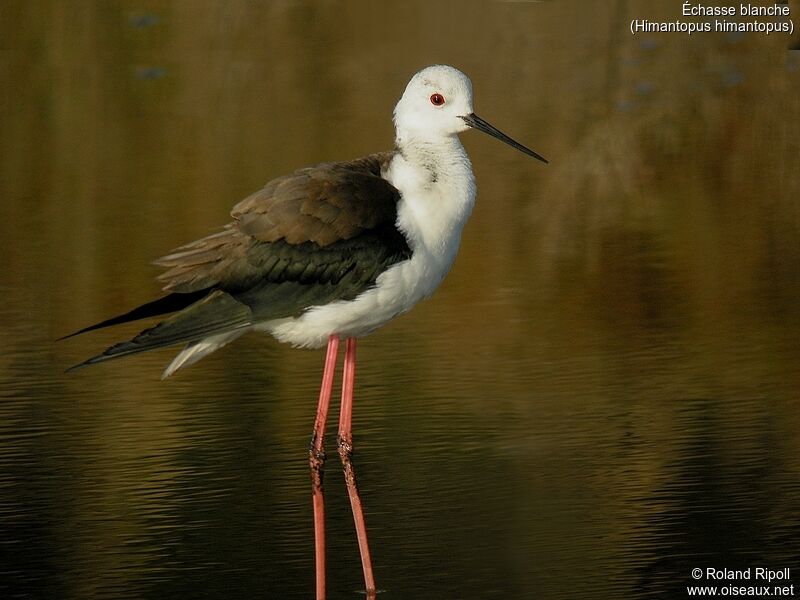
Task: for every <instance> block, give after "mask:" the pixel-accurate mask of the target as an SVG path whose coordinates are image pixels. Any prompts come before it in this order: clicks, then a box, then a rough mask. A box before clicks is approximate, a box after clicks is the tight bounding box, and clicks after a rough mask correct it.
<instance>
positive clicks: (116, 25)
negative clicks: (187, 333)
mask: <svg viewBox="0 0 800 600" xmlns="http://www.w3.org/2000/svg"><path fill="white" fill-rule="evenodd" d="M793 8H794V9H795V14H794V15H793V18H794V19H795V23H797V19H798V18H800V8H798V7H797V6H793ZM680 12H681V6H680V2H676V1H671V0H670V1H660V2H651V1H647V2H645V1H634V0H629V1H628V0H614V1H608V0H603V1H601V0H584V1H582V2H580V3H577V2H567V1H561V0H553V1H549V2H490V1H480V2H434V3H431V2H423V1H421V0H420V1H410V2H404V3H402V4H400V3H396V4H394V5H390V4H389V3H376V2H356V1H352V2H351V1H348V2H344V1H340V2H334V1H319V2H312V1H310V0H309V1H276V2H254V1H247V0H233V1H226V2H222V1H212V0H191V1H190V0H178V1H174V2H167V1H156V0H140V1H133V0H131V1H128V0H125V1H113V0H110V1H102V2H100V1H96V2H92V1H88V0H87V1H79V0H74V1H68V0H63V1H55V0H53V1H46V0H27V1H18V0H4V1H3V2H2V3H1V4H0V103H1V104H0V131H2V135H0V257H1V260H2V267H0V292H2V295H3V302H2V303H0V595H1V596H2V597H3V598H47V599H53V598H65V599H93V598H107V599H127V598H160V599H163V598H244V597H248V598H250V597H252V598H278V599H294V598H311V597H312V595H313V585H314V563H313V531H312V518H311V516H312V514H311V503H310V485H309V476H308V472H307V444H308V440H309V436H310V432H311V426H312V423H313V418H314V412H315V407H316V396H317V393H318V384H319V376H320V373H321V367H322V362H323V357H324V352H322V351H298V350H292V349H290V348H287V347H284V346H280V345H278V344H277V343H276V342H275V341H273V340H271V339H270V338H267V337H264V336H257V335H249V336H246V337H244V338H242V339H241V340H240V341H238V342H237V343H235V344H233V345H232V346H229V347H226V348H225V349H223V350H221V351H220V352H218V353H216V354H214V355H212V356H211V357H209V358H207V359H205V360H204V361H202V362H201V363H199V364H198V365H196V366H194V367H192V368H191V369H188V370H186V371H183V372H181V373H179V374H178V375H177V376H176V377H174V378H172V379H170V380H167V381H165V382H162V381H160V379H159V378H160V374H161V371H162V370H163V368H164V367H165V366H166V364H167V363H168V362H169V361H170V360H171V358H172V356H173V355H174V353H175V352H174V351H171V350H163V351H159V352H154V353H151V354H147V355H143V356H139V357H136V358H132V359H129V360H127V361H121V362H114V363H109V364H107V365H102V366H99V367H96V368H92V369H87V370H84V371H80V372H77V373H74V374H70V375H65V374H64V373H63V371H64V369H65V368H67V367H68V366H70V365H72V364H74V363H76V362H79V361H81V360H83V359H84V358H86V357H88V356H90V355H92V354H94V353H96V352H98V351H100V350H102V349H103V348H105V347H106V346H107V345H109V344H111V343H113V342H116V341H120V340H122V339H124V338H127V337H130V336H131V335H132V334H134V333H136V332H137V331H138V330H139V329H140V325H144V324H132V325H128V326H123V327H120V328H116V329H113V330H110V331H109V330H104V331H102V332H96V333H93V334H88V335H86V336H82V337H79V338H75V339H71V340H69V341H64V342H59V343H55V342H54V341H53V340H54V339H55V338H57V337H60V336H62V335H65V334H67V333H70V332H72V331H74V330H76V329H79V328H81V327H83V326H85V325H88V324H91V323H94V322H96V321H99V320H102V319H105V318H107V317H109V316H112V315H116V314H118V313H120V312H123V311H125V310H128V309H129V308H131V307H133V306H136V305H138V304H140V303H142V302H145V301H148V300H150V299H152V298H154V297H157V296H158V294H159V288H158V285H157V284H156V283H155V281H154V276H155V275H157V274H158V272H159V271H158V270H157V269H156V267H154V266H152V265H151V264H150V262H151V261H152V260H153V259H155V258H156V257H158V256H161V255H163V254H165V253H166V252H167V251H169V250H170V249H171V248H174V247H175V246H177V245H180V244H182V243H185V242H187V241H190V240H192V239H195V238H197V237H200V236H203V235H206V234H208V233H210V232H212V231H214V230H215V228H217V227H219V226H220V225H222V224H224V223H225V222H227V220H228V218H229V216H228V211H229V209H230V207H231V206H232V205H233V204H234V203H236V202H237V201H238V200H240V199H241V198H243V197H244V196H245V195H247V194H249V193H250V192H252V191H254V190H256V189H258V188H259V187H261V186H262V185H263V184H264V183H266V182H267V181H269V180H270V179H272V178H273V177H276V176H278V175H281V174H283V173H286V172H288V171H291V170H293V169H295V168H298V167H300V166H304V165H306V164H309V163H314V162H319V161H327V160H339V159H349V158H353V157H357V156H360V155H363V154H367V153H370V152H375V151H381V150H388V149H391V147H392V142H393V139H392V138H393V128H392V123H391V112H392V109H393V107H394V104H395V102H396V101H397V99H398V98H399V97H400V95H401V93H402V91H403V89H404V87H405V85H406V82H407V81H408V79H409V78H410V76H411V75H412V74H413V73H414V72H415V71H417V70H418V69H420V68H422V67H424V66H426V65H428V64H432V63H449V64H452V65H454V66H457V67H459V68H461V69H462V70H464V71H465V72H466V73H467V74H468V75H470V77H471V78H472V81H473V84H474V89H475V107H476V112H477V113H478V114H480V115H481V116H483V117H484V118H486V119H487V120H489V121H490V122H492V123H493V124H495V125H496V126H497V127H499V128H500V129H502V130H504V131H506V132H507V133H509V134H510V135H512V136H513V137H515V138H517V139H519V140H520V141H521V142H523V143H525V144H526V145H529V146H530V147H531V148H533V149H534V150H536V151H537V152H540V153H541V154H543V155H544V156H546V157H547V158H548V159H549V160H550V164H549V165H547V166H544V165H542V164H540V163H538V162H536V161H533V160H531V159H529V158H527V157H525V156H523V155H522V154H520V153H517V152H514V151H513V150H511V149H510V148H508V147H506V146H503V145H502V144H500V143H498V142H497V141H496V140H492V139H490V138H488V137H486V136H482V135H479V134H475V133H467V134H465V135H463V140H464V144H465V146H466V147H467V150H468V152H469V153H470V156H471V158H472V161H473V163H474V167H475V171H476V178H477V182H478V188H479V194H478V204H477V206H476V209H475V212H474V214H473V217H472V219H471V221H470V222H469V224H468V226H467V228H466V231H465V234H464V238H463V243H462V248H461V252H460V255H459V257H458V260H457V261H456V264H455V267H454V269H453V271H452V273H451V274H450V276H449V278H448V279H447V280H446V282H445V284H444V285H443V286H442V288H441V289H440V291H439V292H438V293H437V294H436V296H434V298H433V299H431V300H429V301H426V302H424V303H422V304H421V305H420V306H418V307H417V308H416V309H415V310H414V311H413V312H411V313H410V314H408V315H406V316H403V317H402V318H400V319H398V320H397V321H395V322H394V323H392V324H391V325H389V326H387V327H385V328H384V329H382V330H381V331H380V332H378V333H376V334H375V335H372V336H370V337H369V338H368V339H367V340H365V341H364V342H363V343H362V344H361V345H360V355H359V356H360V359H361V360H360V365H361V366H360V370H359V372H358V377H357V395H356V403H355V414H354V426H355V444H356V464H357V468H358V475H359V478H360V487H361V490H362V498H363V500H364V503H365V509H366V518H367V526H368V529H369V531H370V540H371V543H372V551H373V555H374V560H375V568H376V575H377V581H378V585H379V587H380V588H381V589H382V590H384V592H383V593H382V594H381V595H380V597H381V598H384V597H385V598H387V599H389V598H397V599H408V598H420V599H428V598H430V599H434V598H435V599H439V598H441V599H473V598H541V599H545V600H547V599H565V598H587V599H599V600H602V599H608V598H681V597H684V596H685V594H686V591H685V589H684V588H685V586H686V585H690V584H692V583H693V580H692V579H691V576H690V572H691V569H692V568H696V567H700V568H703V569H705V568H706V567H717V568H723V567H724V568H731V569H734V568H746V567H757V566H763V567H768V568H773V569H779V568H785V567H794V568H795V569H798V571H797V572H798V573H800V561H798V558H799V557H800V442H798V439H799V438H798V435H797V432H798V429H800V412H799V411H798V408H800V341H799V340H800V203H799V201H798V198H800V168H799V167H800V164H798V149H799V148H798V147H799V145H800V96H799V95H798V89H800V52H798V51H789V50H788V47H789V46H790V44H791V40H790V39H789V38H788V37H787V36H786V35H775V34H773V35H770V36H766V35H763V34H746V35H736V34H703V35H692V36H688V35H686V34H676V33H672V34H668V33H664V34H638V35H636V36H633V35H631V33H630V31H629V25H630V21H631V19H648V20H651V21H674V20H676V19H679V18H681V16H680ZM175 350H177V349H175ZM334 419H335V413H334ZM328 444H329V448H333V447H334V444H335V441H334V439H333V437H331V438H329V441H328ZM330 454H331V458H332V459H334V460H331V462H330V463H329V468H328V472H327V478H326V491H327V502H328V507H329V513H328V543H329V587H330V597H331V598H333V599H336V598H359V597H363V595H361V594H360V593H359V590H361V589H362V588H363V580H362V578H361V571H360V565H359V560H358V549H357V545H356V540H355V535H354V532H353V529H352V522H351V517H350V514H349V506H348V504H347V500H346V493H345V488H344V485H343V481H342V477H341V474H340V472H339V469H338V464H337V462H338V460H335V459H337V457H336V455H335V453H333V452H331V453H330ZM793 583H795V584H796V585H800V579H795V581H794V582H793Z"/></svg>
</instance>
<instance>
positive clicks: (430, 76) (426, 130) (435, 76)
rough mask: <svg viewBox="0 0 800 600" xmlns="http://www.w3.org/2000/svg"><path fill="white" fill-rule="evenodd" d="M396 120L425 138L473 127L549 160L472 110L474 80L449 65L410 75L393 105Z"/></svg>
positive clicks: (407, 130) (399, 126)
mask: <svg viewBox="0 0 800 600" xmlns="http://www.w3.org/2000/svg"><path fill="white" fill-rule="evenodd" d="M394 122H395V126H396V127H397V130H398V132H403V134H404V135H409V136H412V137H415V138H424V139H436V138H441V137H447V136H451V135H455V134H457V133H460V132H462V131H466V130H467V129H469V128H470V127H471V128H474V129H478V130H479V131H483V132H484V133H488V134H489V135H491V136H493V137H496V138H497V139H499V140H502V141H503V142H505V143H506V144H509V145H510V146H512V147H514V148H516V149H517V150H519V151H521V152H524V153H525V154H527V155H529V156H533V157H534V158H538V159H539V160H541V161H543V162H547V161H546V160H545V159H544V158H542V157H541V156H539V155H538V154H537V153H536V152H534V151H533V150H530V149H528V148H526V147H525V146H523V145H522V144H520V143H519V142H516V141H514V140H513V139H511V138H510V137H508V136H507V135H506V134H504V133H503V132H501V131H500V130H498V129H496V128H495V127H493V126H492V125H490V124H489V123H487V122H486V121H484V120H483V119H481V118H480V117H478V116H477V115H476V114H475V113H474V112H473V110H472V82H471V81H470V79H469V77H467V76H466V75H464V73H462V72H461V71H459V70H458V69H456V68H453V67H450V66H447V65H433V66H431V67H426V68H425V69H422V70H421V71H420V72H418V73H417V74H416V75H414V76H413V77H412V78H411V81H409V82H408V85H407V86H406V89H405V92H403V97H402V98H400V102H398V103H397V106H396V107H395V109H394Z"/></svg>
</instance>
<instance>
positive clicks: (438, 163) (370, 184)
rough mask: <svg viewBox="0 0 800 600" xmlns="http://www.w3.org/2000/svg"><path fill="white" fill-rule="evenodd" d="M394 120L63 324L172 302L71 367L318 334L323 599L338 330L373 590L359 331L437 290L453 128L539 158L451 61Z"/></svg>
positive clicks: (466, 199)
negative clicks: (146, 323) (131, 288)
mask: <svg viewBox="0 0 800 600" xmlns="http://www.w3.org/2000/svg"><path fill="white" fill-rule="evenodd" d="M394 123H395V128H396V137H395V145H396V146H395V150H394V151H392V152H386V153H381V154H371V155H368V156H365V157H363V158H360V159H356V160H352V161H347V162H332V163H321V164H317V165H313V166H310V167H306V168H304V169H299V170H297V171H295V172H294V173H291V174H289V175H285V176H283V177H279V178H277V179H274V180H272V181H271V182H269V183H268V184H267V185H266V186H265V187H264V188H263V189H262V190H260V191H258V192H256V193H255V194H253V195H251V196H249V197H248V198H245V199H244V200H242V201H241V202H240V203H239V204H237V205H236V206H235V207H234V208H233V211H232V213H231V214H232V216H233V222H232V223H229V224H228V225H226V226H225V227H224V228H223V229H222V230H221V231H219V232H218V233H215V234H213V235H210V236H208V237H205V238H202V239H200V240H197V241H195V242H192V243H190V244H187V245H185V246H182V247H180V248H178V249H176V250H175V251H174V252H172V253H171V254H168V255H167V256H164V257H163V258H161V259H159V260H158V261H156V264H158V265H161V266H163V267H166V268H167V271H166V272H164V273H163V274H162V275H161V276H160V277H159V280H160V281H161V282H162V283H163V284H164V290H165V291H166V292H168V295H166V296H164V297H162V298H160V299H158V300H155V301H153V302H149V303H147V304H144V305H142V306H140V307H138V308H135V309H133V310H132V311H130V312H128V313H125V314H123V315H120V316H118V317H114V318H112V319H108V320H106V321H103V322H101V323H98V324H96V325H92V326H90V327H86V328H84V329H82V330H80V331H78V332H76V333H74V334H72V335H77V334H79V333H84V332H86V331H91V330H94V329H99V328H102V327H107V326H110V325H115V324H118V323H125V322H128V321H134V320H138V319H142V318H145V317H152V316H157V315H164V314H167V313H175V314H174V315H172V316H170V317H169V318H167V319H165V320H163V321H161V322H160V323H158V324H157V325H155V326H154V327H151V328H149V329H145V330H144V331H142V332H141V333H140V334H138V335H137V336H135V337H133V338H132V339H131V340H129V341H126V342H122V343H119V344H116V345H114V346H111V347H110V348H108V349H107V350H105V351H104V352H103V353H101V354H98V355H97V356H94V357H92V358H90V359H88V360H86V361H84V362H83V363H80V364H79V365H76V366H75V367H72V369H76V368H79V367H83V366H88V365H92V364H95V363H99V362H103V361H106V360H110V359H113V358H118V357H123V356H127V355H130V354H137V353H139V352H144V351H147V350H152V349H155V348H160V347H163V346H167V345H172V344H176V343H185V344H186V346H185V347H184V349H183V350H182V351H181V352H180V353H179V354H178V355H177V356H176V357H175V359H174V360H173V361H172V363H171V364H170V365H169V366H168V367H167V369H166V371H165V372H164V377H168V376H169V375H172V374H173V373H174V372H175V371H177V370H178V369H180V368H182V367H185V366H187V365H190V364H193V363H195V362H197V361H198V360H200V359H201V358H203V357H204V356H206V355H208V354H210V353H211V352H213V351H214V350H217V349H218V348H221V347H222V346H224V345H225V344H227V343H229V342H231V341H233V340H235V339H236V338H238V337H239V336H240V335H242V334H244V333H246V332H248V331H251V330H255V331H263V332H268V333H271V334H272V335H273V336H274V337H276V338H277V339H278V340H280V341H282V342H288V343H290V344H292V345H294V346H299V347H305V348H318V347H321V346H324V345H325V344H327V355H326V360H325V369H324V372H323V380H322V389H321V392H320V398H319V405H318V410H317V418H316V422H315V424H314V431H313V436H312V440H311V448H310V464H311V472H312V487H313V500H314V525H315V549H316V565H317V598H318V600H322V599H323V598H324V597H325V541H324V540H325V538H324V506H323V496H322V465H323V463H324V460H325V453H324V448H323V435H324V429H325V423H326V420H327V413H328V407H329V404H330V396H331V388H332V384H333V378H334V369H335V364H336V357H337V354H338V347H339V340H340V339H342V338H344V339H346V352H345V362H344V380H343V385H342V406H341V413H340V423H339V436H338V447H339V454H340V456H341V459H342V464H343V467H344V472H345V478H346V481H347V488H348V493H349V495H350V501H351V504H352V509H353V515H354V520H355V523H356V531H357V535H358V541H359V548H360V552H361V561H362V567H363V571H364V579H365V585H366V590H367V592H368V594H371V595H372V594H374V593H375V590H376V588H375V582H374V578H373V573H372V565H371V560H370V555H369V548H368V544H367V535H366V528H365V525H364V518H363V513H362V509H361V500H360V497H359V495H358V489H357V486H356V483H355V474H354V471H353V466H352V460H351V456H352V429H351V417H352V402H353V384H354V377H355V362H356V354H355V351H356V338H359V337H362V336H364V335H366V334H368V333H370V332H372V331H374V330H375V329H376V328H378V327H380V326H381V325H384V324H385V323H387V322H389V321H390V320H391V319H393V318H394V317H396V316H398V315H401V314H403V313H405V312H407V311H408V310H410V309H411V308H412V307H413V306H414V305H415V304H416V303H417V302H419V301H420V300H422V299H423V298H427V297H428V296H430V295H431V294H433V292H434V291H435V290H436V288H437V287H439V284H441V282H442V280H443V279H444V277H445V276H446V275H447V273H448V272H449V271H450V268H451V266H452V265H453V261H454V260H455V257H456V253H457V251H458V246H459V243H460V240H461V232H462V230H463V228H464V224H465V223H466V222H467V219H468V218H469V216H470V213H471V212H472V208H473V205H474V204H475V194H476V188H475V178H474V176H473V173H472V166H471V164H470V161H469V158H468V157H467V153H466V152H465V151H464V147H463V146H462V145H461V142H460V140H459V138H458V134H459V133H461V132H463V131H466V130H467V129H469V128H475V129H478V130H480V131H483V132H485V133H488V134H489V135H491V136H494V137H496V138H498V139H500V140H502V141H503V142H505V143H507V144H509V145H511V146H513V147H514V148H516V149H518V150H520V151H522V152H524V153H525V154H528V155H529V156H532V157H534V158H537V159H539V160H541V161H543V162H547V161H546V160H545V159H544V158H542V157H541V156H540V155H538V154H536V153H535V152H533V151H532V150H530V149H528V148H526V147H525V146H523V145H521V144H519V143H518V142H516V141H514V140H513V139H511V138H510V137H508V136H507V135H505V134H504V133H502V132H501V131H499V130H497V129H495V128H494V127H493V126H492V125H490V124H489V123H487V122H486V121H484V120H483V119H481V118H480V117H478V116H477V115H476V114H475V113H474V112H473V109H472V83H471V82H470V80H469V78H468V77H467V76H466V75H464V74H463V73H462V72H461V71H459V70H457V69H455V68H453V67H449V66H445V65H434V66H431V67H427V68H425V69H423V70H421V71H420V72H418V73H417V74H415V75H414V76H413V77H412V78H411V81H409V83H408V85H407V86H406V89H405V91H404V93H403V96H402V97H401V98H400V101H399V102H398V103H397V106H396V107H395V110H394ZM67 337H71V336H67ZM72 369H70V370H72Z"/></svg>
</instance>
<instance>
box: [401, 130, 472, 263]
mask: <svg viewBox="0 0 800 600" xmlns="http://www.w3.org/2000/svg"><path fill="white" fill-rule="evenodd" d="M396 141H397V149H398V152H397V154H395V156H394V158H393V159H392V162H391V163H390V165H389V167H388V169H387V171H386V174H385V177H386V179H387V180H388V181H389V182H390V183H391V184H392V185H394V186H395V187H396V188H397V189H398V190H399V191H400V194H401V200H400V202H399V203H398V225H399V227H400V229H401V230H403V232H404V233H405V234H406V236H407V237H408V238H409V242H410V243H411V244H412V247H413V250H414V251H416V250H418V249H425V250H427V251H428V252H431V253H432V254H433V255H435V256H438V257H440V258H441V259H443V260H446V261H452V259H453V258H455V252H456V251H457V250H458V244H459V241H460V238H461V230H462V229H463V227H464V224H465V223H466V221H467V219H468V218H469V215H470V213H471V212H472V207H473V205H474V203H475V179H474V177H473V175H472V165H471V164H470V162H469V158H468V157H467V153H466V152H465V151H464V147H463V146H462V145H461V141H460V140H459V139H458V136H457V135H447V136H442V135H439V136H425V135H424V134H423V135H421V134H420V133H419V132H417V131H414V132H408V131H403V130H400V129H398V132H397V138H396Z"/></svg>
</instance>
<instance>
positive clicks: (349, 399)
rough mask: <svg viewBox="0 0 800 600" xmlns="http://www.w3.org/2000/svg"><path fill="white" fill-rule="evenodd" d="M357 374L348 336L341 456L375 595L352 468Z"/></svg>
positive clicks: (367, 578)
mask: <svg viewBox="0 0 800 600" xmlns="http://www.w3.org/2000/svg"><path fill="white" fill-rule="evenodd" d="M355 378H356V339H355V338H348V339H347V345H346V348H345V354H344V379H343V381H342V409H341V413H340V416H339V438H338V446H339V456H340V457H341V458H342V467H343V468H344V479H345V482H346V483H347V493H348V495H349V496H350V506H351V507H352V509H353V520H354V521H355V524H356V535H357V536H358V549H359V551H360V552H361V568H362V569H363V571H364V584H365V585H366V588H367V597H368V598H373V597H374V595H375V579H374V578H373V576H372V559H371V558H370V555H369V544H368V543H367V527H366V525H365V523H364V512H363V511H362V510H361V498H360V496H359V495H358V486H357V485H356V473H355V470H354V469H353V461H352V458H353V425H352V420H353V387H354V385H355Z"/></svg>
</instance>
